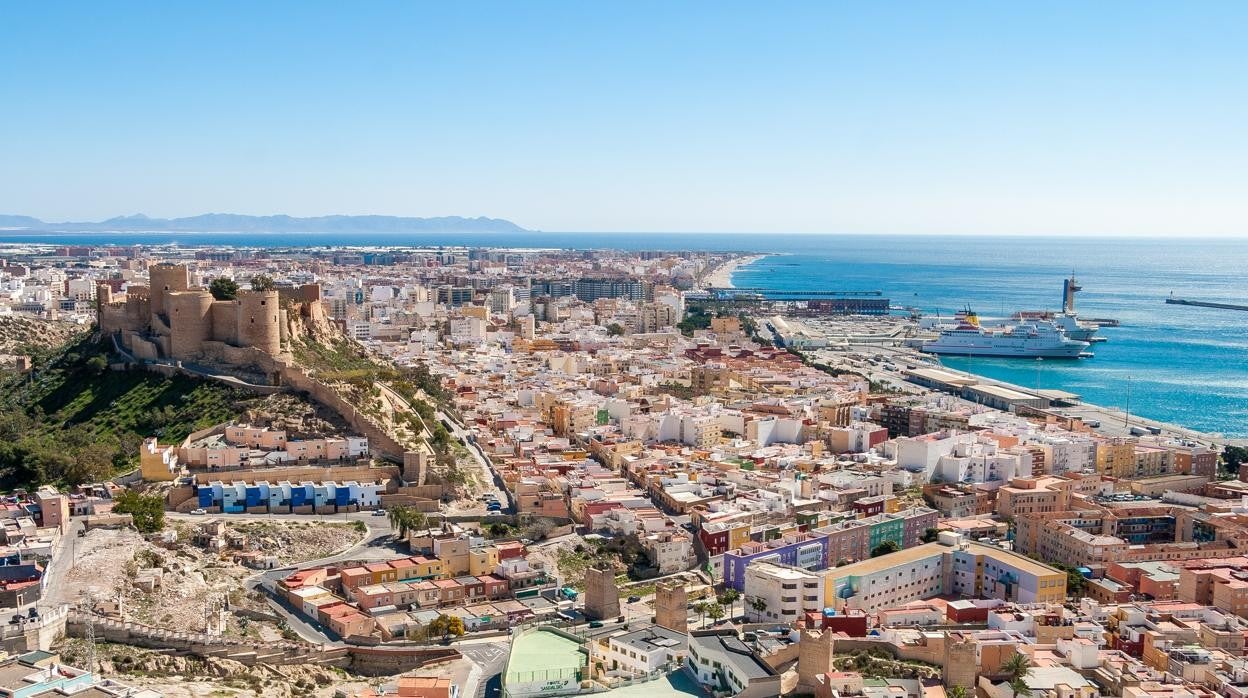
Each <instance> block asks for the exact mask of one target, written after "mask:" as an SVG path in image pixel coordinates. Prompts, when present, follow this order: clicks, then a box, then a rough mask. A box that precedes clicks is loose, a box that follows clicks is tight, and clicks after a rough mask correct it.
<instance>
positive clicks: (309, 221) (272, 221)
mask: <svg viewBox="0 0 1248 698" xmlns="http://www.w3.org/2000/svg"><path fill="white" fill-rule="evenodd" d="M0 228H28V229H31V230H46V231H101V232H110V231H117V232H134V231H146V230H150V231H182V232H193V233H222V232H229V233H232V232H254V233H431V232H433V233H439V232H446V233H457V232H458V233H524V232H528V231H527V230H525V229H524V228H521V227H520V226H518V225H516V224H515V223H512V222H511V221H508V220H503V219H501V218H485V217H484V216H482V217H479V218H463V217H460V216H441V217H437V218H408V217H402V216H315V217H312V218H296V217H294V216H282V215H278V216H243V215H239V214H236V213H205V214H203V215H200V216H190V217H188V218H148V217H147V216H145V215H143V214H141V213H136V214H134V215H132V216H118V217H116V218H110V219H108V220H106V221H100V222H98V223H93V222H89V221H86V222H77V223H74V222H69V223H47V222H44V221H41V220H39V219H38V218H31V217H30V216H8V215H3V214H0Z"/></svg>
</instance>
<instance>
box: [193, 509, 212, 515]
mask: <svg viewBox="0 0 1248 698" xmlns="http://www.w3.org/2000/svg"><path fill="white" fill-rule="evenodd" d="M207 515H208V510H207V509H192V510H191V516H207Z"/></svg>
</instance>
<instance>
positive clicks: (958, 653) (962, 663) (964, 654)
mask: <svg viewBox="0 0 1248 698" xmlns="http://www.w3.org/2000/svg"><path fill="white" fill-rule="evenodd" d="M944 657H945V662H944V672H943V679H944V682H945V688H952V687H954V686H961V687H963V688H969V689H974V688H975V676H976V674H978V673H979V661H978V660H977V659H976V645H975V640H973V639H971V638H970V637H969V636H963V635H961V634H959V633H949V634H947V635H946V637H945V652H944Z"/></svg>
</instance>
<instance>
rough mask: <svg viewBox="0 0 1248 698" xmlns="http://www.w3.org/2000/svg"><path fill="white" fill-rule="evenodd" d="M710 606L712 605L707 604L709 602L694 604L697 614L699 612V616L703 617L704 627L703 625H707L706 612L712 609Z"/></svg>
mask: <svg viewBox="0 0 1248 698" xmlns="http://www.w3.org/2000/svg"><path fill="white" fill-rule="evenodd" d="M710 606H711V605H710V604H708V603H707V602H705V601H699V602H697V603H696V604H694V605H693V610H695V611H697V612H698V613H699V614H701V616H702V625H703V626H705V625H706V610H707V609H708V608H710Z"/></svg>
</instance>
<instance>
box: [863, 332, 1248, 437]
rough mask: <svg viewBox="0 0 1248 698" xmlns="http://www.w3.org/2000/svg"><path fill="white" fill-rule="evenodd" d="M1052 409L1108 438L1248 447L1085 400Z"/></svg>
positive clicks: (983, 379)
mask: <svg viewBox="0 0 1248 698" xmlns="http://www.w3.org/2000/svg"><path fill="white" fill-rule="evenodd" d="M889 349H890V351H889V352H886V353H894V354H900V355H902V356H904V357H906V358H907V359H909V360H918V361H929V362H930V361H931V356H930V355H928V354H921V353H916V352H914V351H912V350H909V349H901V348H898V347H890V348H889ZM936 366H937V367H939V369H940V370H941V371H946V372H948V373H953V374H956V375H961V376H965V377H968V378H972V379H975V380H976V381H977V382H979V383H981V384H983V385H995V386H1000V387H1004V388H1009V389H1011V390H1016V391H1018V392H1020V393H1027V394H1032V395H1038V394H1042V393H1044V392H1045V391H1043V390H1039V391H1038V390H1037V389H1035V388H1032V387H1028V386H1025V385H1019V384H1016V383H1011V382H1009V381H1003V380H1000V379H997V378H992V377H990V376H985V375H982V374H979V373H974V372H972V371H966V370H963V369H959V368H953V367H951V366H946V365H944V364H942V363H940V361H939V360H937V361H936ZM895 378H896V379H898V380H903V381H904V380H905V378H904V376H902V375H901V374H900V372H898V373H897V374H895ZM906 382H908V381H906ZM938 392H939V391H938ZM1051 409H1052V410H1053V411H1055V412H1060V413H1062V414H1065V415H1068V416H1071V417H1080V418H1082V419H1083V420H1084V421H1085V422H1088V421H1096V422H1099V423H1100V427H1096V428H1093V429H1092V431H1094V432H1096V433H1099V434H1102V435H1104V436H1108V437H1111V438H1112V437H1125V436H1129V435H1130V428H1131V427H1143V428H1146V429H1147V428H1149V427H1152V428H1156V429H1158V430H1160V431H1161V434H1162V435H1165V436H1171V437H1175V438H1179V439H1185V440H1190V441H1196V442H1200V443H1206V444H1214V445H1217V446H1228V445H1248V439H1245V438H1241V437H1235V436H1229V437H1228V436H1226V435H1225V434H1221V433H1216V432H1206V431H1201V430H1199V429H1195V428H1192V427H1188V426H1184V425H1182V424H1176V423H1173V422H1165V421H1162V420H1158V419H1153V418H1150V417H1147V416H1145V415H1142V414H1138V413H1134V412H1133V413H1131V414H1130V415H1129V416H1128V415H1127V414H1126V412H1125V411H1124V410H1122V409H1119V408H1117V407H1105V406H1102V405H1097V404H1095V403H1090V402H1085V401H1083V400H1082V399H1080V400H1078V401H1076V402H1075V403H1073V404H1071V405H1067V406H1064V407H1053V408H1051Z"/></svg>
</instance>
